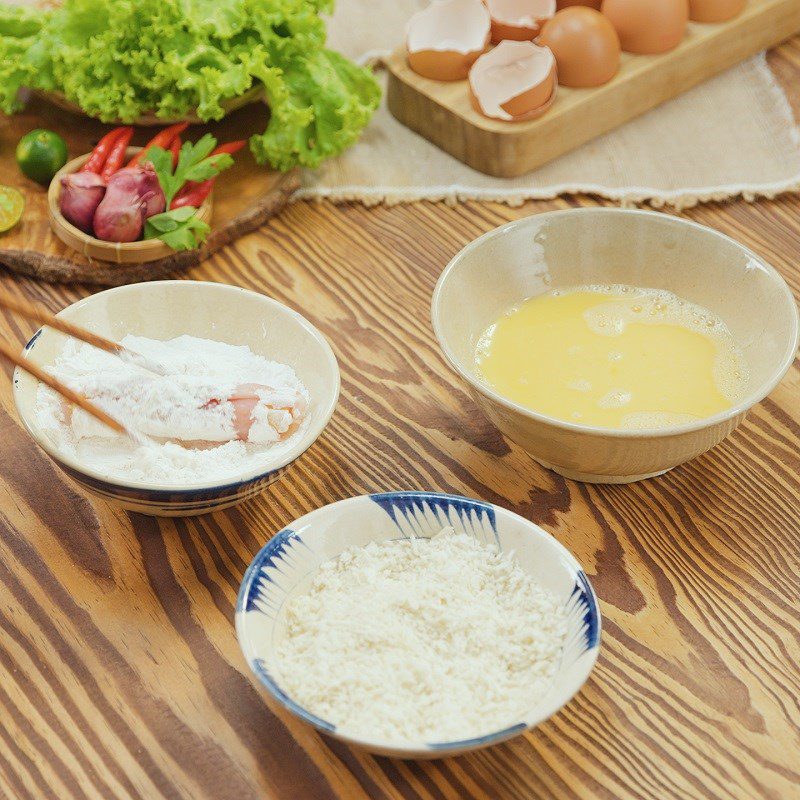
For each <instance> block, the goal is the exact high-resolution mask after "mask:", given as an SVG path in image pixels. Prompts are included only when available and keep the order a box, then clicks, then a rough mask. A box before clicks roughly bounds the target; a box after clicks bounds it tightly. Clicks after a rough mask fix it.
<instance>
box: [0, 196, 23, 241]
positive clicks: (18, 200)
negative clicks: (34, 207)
mask: <svg viewBox="0 0 800 800" xmlns="http://www.w3.org/2000/svg"><path fill="white" fill-rule="evenodd" d="M24 208H25V198H24V197H23V196H22V192H20V191H18V190H17V189H12V188H11V187H10V186H0V233H5V232H6V231H10V230H11V229H12V228H13V227H14V226H15V225H16V224H17V223H18V222H19V218H20V217H21V216H22V209H24Z"/></svg>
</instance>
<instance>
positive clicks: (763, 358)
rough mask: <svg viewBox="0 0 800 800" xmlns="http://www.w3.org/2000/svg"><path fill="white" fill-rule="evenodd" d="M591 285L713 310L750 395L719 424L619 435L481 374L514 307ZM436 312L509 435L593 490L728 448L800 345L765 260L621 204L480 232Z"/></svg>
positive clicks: (446, 340)
mask: <svg viewBox="0 0 800 800" xmlns="http://www.w3.org/2000/svg"><path fill="white" fill-rule="evenodd" d="M589 284H629V285H633V286H641V287H645V288H656V289H667V290H669V291H671V292H673V293H675V294H676V295H678V296H679V297H682V298H683V299H685V300H689V301H691V302H693V303H697V304H699V305H701V306H704V307H706V308H708V309H710V310H711V311H713V312H714V313H715V314H717V315H718V316H719V317H721V318H722V319H723V320H724V321H725V322H726V323H727V325H728V327H729V328H730V330H731V332H732V334H733V336H734V338H735V340H736V341H737V343H738V344H739V345H740V346H741V348H742V350H743V351H744V355H745V357H746V359H747V362H748V364H749V367H750V371H751V380H750V385H749V388H748V392H747V395H746V396H745V397H744V399H743V400H742V401H741V402H739V403H736V404H735V405H734V406H733V407H732V408H730V409H728V410H727V411H724V412H722V413H720V414H716V415H714V416H712V417H709V418H708V419H703V420H698V421H696V422H692V423H688V424H684V425H674V426H669V427H661V428H651V429H647V430H610V429H608V428H599V427H591V426H588V425H578V424H575V423H571V422H565V421H562V420H559V419H555V418H553V417H548V416H546V415H544V414H539V413H537V412H535V411H532V410H531V409H528V408H525V407H524V406H521V405H519V404H518V403H515V402H513V401H511V400H509V399H507V398H505V397H503V396H502V395H500V394H498V393H497V392H495V391H494V390H493V389H491V388H490V387H489V386H487V385H486V384H485V383H484V382H483V381H481V380H480V379H479V378H478V377H477V375H476V373H475V359H474V355H475V346H476V344H477V341H478V339H479V338H480V336H481V334H482V333H483V331H485V330H486V328H487V327H488V326H489V325H490V324H491V323H492V322H494V321H495V320H496V319H497V318H498V317H499V316H500V315H501V314H502V313H503V312H504V311H506V310H508V309H509V308H511V307H512V306H513V305H515V304H517V303H519V302H520V301H522V300H524V299H526V298H528V297H532V296H534V295H537V294H541V293H543V292H545V291H548V290H550V289H554V288H558V287H572V286H583V285H589ZM432 315H433V327H434V330H435V331H436V336H437V338H438V340H439V344H440V345H441V348H442V351H443V352H444V355H445V358H446V359H447V360H448V361H449V362H450V365H451V366H452V367H453V369H454V370H455V371H456V372H457V373H458V374H459V375H460V376H461V377H462V378H463V379H464V380H465V381H466V382H467V384H468V385H469V386H470V388H471V389H472V393H473V395H474V397H475V398H476V400H477V401H478V403H479V404H480V405H481V407H482V408H483V409H484V411H485V412H486V413H487V415H488V416H489V417H490V418H491V419H492V421H493V422H494V423H495V424H496V425H497V427H498V428H499V429H500V431H502V432H503V433H504V434H505V435H506V436H508V438H509V439H512V440H514V441H515V442H517V443H518V444H520V445H521V446H522V447H523V448H525V450H527V451H528V452H529V453H530V454H531V456H533V458H535V459H536V460H537V461H539V462H540V463H541V464H542V465H544V466H545V467H548V468H550V469H553V470H555V471H556V472H559V473H560V474H562V475H565V476H567V477H569V478H575V479H576V480H582V481H588V482H593V483H628V482H630V481H635V480H640V479H642V478H649V477H653V476H655V475H660V474H662V473H664V472H666V471H667V470H669V469H671V468H672V467H675V466H677V465H678V464H681V463H683V462H684V461H688V460H689V459H691V458H694V457H695V456H697V455H699V454H700V453H703V452H705V451H706V450H708V449H709V448H711V447H713V446H714V445H716V444H718V443H719V442H720V441H722V439H724V438H725V437H726V436H727V435H728V434H729V433H730V432H731V431H732V430H733V429H734V428H735V427H736V426H737V425H738V424H739V423H740V422H741V421H742V420H743V419H744V416H745V414H746V413H747V411H748V410H749V409H750V408H752V406H754V405H755V404H756V403H758V402H759V401H761V400H762V399H763V398H764V397H766V395H767V394H769V393H770V392H771V391H772V390H773V389H774V388H775V386H776V385H777V384H778V382H779V381H780V380H781V378H782V377H783V376H784V375H785V374H786V371H787V370H788V369H789V366H790V365H791V363H792V361H793V360H794V357H795V353H796V351H797V344H798V314H797V306H796V305H795V302H794V299H793V297H792V294H791V292H790V290H789V287H788V286H787V285H786V283H785V282H784V280H783V279H782V278H781V277H780V275H779V274H778V273H777V272H776V271H775V270H774V269H773V268H772V267H771V266H769V264H767V263H765V262H764V261H763V260H762V259H761V258H759V257H758V256H757V255H756V254H755V253H753V252H751V251H750V250H748V249H746V248H745V247H743V246H742V245H740V244H738V243H737V242H735V241H734V240H733V239H730V238H729V237H727V236H724V235H723V234H721V233H718V232H716V231H713V230H711V229H710V228H705V227H703V226H702V225H697V224H695V223H693V222H688V221H687V220H684V219H679V218H676V217H671V216H668V215H666V214H658V213H654V212H647V211H629V210H621V209H611V208H596V209H579V210H578V209H575V210H570V211H553V212H548V213H545V214H536V215H534V216H531V217H526V218H524V219H520V220H517V221H516V222H512V223H510V224H508V225H504V226H503V227H501V228H498V229H496V230H494V231H491V232H490V233H487V234H486V235H485V236H481V237H480V238H479V239H476V240H475V241H474V242H472V243H471V244H469V245H467V247H465V248H464V249H463V250H462V251H461V252H460V253H459V254H458V255H457V256H456V257H455V258H454V259H453V260H452V261H451V262H450V264H449V265H448V266H447V268H446V269H445V270H444V272H443V273H442V276H441V278H440V279H439V282H438V284H437V286H436V290H435V291H434V294H433V304H432ZM542 380H547V376H546V375H543V376H542Z"/></svg>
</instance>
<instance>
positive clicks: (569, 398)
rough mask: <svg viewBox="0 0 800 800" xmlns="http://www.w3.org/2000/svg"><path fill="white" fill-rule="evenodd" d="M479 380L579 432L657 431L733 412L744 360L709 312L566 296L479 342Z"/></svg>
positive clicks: (587, 289)
mask: <svg viewBox="0 0 800 800" xmlns="http://www.w3.org/2000/svg"><path fill="white" fill-rule="evenodd" d="M474 357H475V362H474V363H475V372H476V376H477V377H478V378H479V379H480V380H481V381H482V382H483V383H485V384H487V385H488V386H490V387H491V388H492V389H494V390H495V391H496V392H498V393H499V394H500V395H502V396H504V397H506V398H508V399H509V400H512V401H514V402H516V403H518V404H519V405H521V406H524V407H526V408H529V409H531V410H532V411H536V412H539V413H541V414H544V415H546V416H549V417H552V418H555V419H560V420H564V421H567V422H571V423H574V424H579V425H589V426H596V427H602V428H618V429H627V430H650V429H657V428H664V427H671V426H675V425H683V424H688V423H693V422H696V421H699V420H703V419H707V418H709V417H713V416H714V415H716V414H719V413H722V412H724V411H726V410H727V409H730V408H731V407H732V406H733V405H734V404H735V403H737V402H738V401H739V400H740V399H741V398H742V397H744V394H745V391H746V389H747V387H748V384H749V380H750V377H749V369H748V366H747V363H746V360H745V357H744V353H743V352H742V351H741V350H740V348H739V347H738V346H737V344H736V342H735V340H734V338H733V336H732V334H731V332H730V330H729V329H728V327H727V325H726V324H725V322H724V321H723V320H722V319H721V318H720V317H718V316H717V315H716V314H714V313H713V312H711V311H710V310H708V309H706V308H703V307H701V306H699V305H697V304H695V303H692V302H690V301H688V300H684V299H682V298H680V297H678V296H677V295H675V294H673V293H671V292H668V291H665V290H662V289H647V288H639V287H634V286H625V285H618V284H607V285H598V284H593V285H583V286H578V287H570V288H558V289H553V290H551V291H549V292H545V293H543V294H540V295H535V296H533V297H530V298H528V299H526V300H523V301H522V302H521V303H519V304H517V305H515V306H514V307H512V308H511V309H509V310H508V311H506V312H505V313H503V314H502V315H500V316H499V317H498V318H497V319H496V320H495V321H494V322H493V323H491V324H490V325H489V326H488V327H487V328H486V329H485V331H484V332H483V334H482V335H481V336H480V337H479V339H478V341H477V343H476V347H475V356H474Z"/></svg>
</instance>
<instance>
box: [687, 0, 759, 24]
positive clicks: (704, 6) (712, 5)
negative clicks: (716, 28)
mask: <svg viewBox="0 0 800 800" xmlns="http://www.w3.org/2000/svg"><path fill="white" fill-rule="evenodd" d="M746 5H747V0H689V19H693V20H694V21H695V22H725V20H728V19H733V18H734V17H735V16H737V15H739V14H741V13H742V10H743V9H744V7H745V6H746Z"/></svg>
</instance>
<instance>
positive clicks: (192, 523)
mask: <svg viewBox="0 0 800 800" xmlns="http://www.w3.org/2000/svg"><path fill="white" fill-rule="evenodd" d="M772 63H773V66H774V67H775V69H776V72H777V73H778V74H779V76H780V77H781V79H782V81H783V83H784V85H786V86H787V88H788V89H789V90H790V92H793V95H794V96H793V102H794V103H795V108H796V109H797V110H800V77H799V76H800V43H799V42H798V41H797V40H796V41H795V42H794V43H793V44H790V45H785V46H784V47H783V48H782V49H781V50H780V51H779V52H778V53H777V54H773V56H772ZM792 82H793V83H792ZM594 204H596V201H595V200H592V199H590V198H581V199H579V200H576V199H574V198H573V199H562V200H558V201H554V202H549V203H544V202H540V203H529V204H527V205H525V206H524V207H522V208H518V209H509V208H506V207H504V206H501V205H494V204H477V203H469V204H465V205H460V206H458V207H456V208H448V207H446V206H444V205H433V204H428V203H418V204H415V205H411V206H403V207H396V208H391V209H388V208H373V209H366V208H363V207H361V206H359V205H347V206H341V207H333V206H330V205H326V204H321V205H313V204H306V203H299V204H297V205H295V206H293V207H291V208H290V209H289V210H287V211H286V212H284V213H283V214H282V215H281V216H280V217H279V218H278V219H277V220H275V221H274V222H273V223H272V224H270V225H269V226H268V227H266V228H264V229H263V230H262V231H260V232H258V233H255V234H252V235H250V236H248V237H247V238H245V239H243V240H241V242H240V243H239V244H238V245H237V246H235V247H230V248H228V249H226V250H224V251H222V252H221V253H219V254H218V255H217V256H215V257H214V258H212V259H211V260H210V261H209V262H208V263H207V264H205V265H204V266H203V267H201V268H198V269H195V270H194V271H193V272H192V273H191V275H190V277H192V278H199V279H209V280H215V281H224V282H228V283H235V284H238V285H241V286H245V287H247V288H251V289H256V290H259V291H262V292H265V293H267V294H269V295H272V296H273V297H275V298H277V299H278V300H280V301H282V302H285V303H288V304H289V305H291V306H294V307H296V308H298V309H300V310H301V311H302V312H303V313H304V314H305V315H307V316H308V317H309V318H310V319H311V320H312V321H313V322H314V323H315V324H316V325H318V326H319V327H320V328H321V330H322V331H323V332H324V333H325V334H326V335H327V336H328V337H329V339H330V340H331V342H332V343H333V347H334V349H335V350H336V354H337V356H338V358H339V359H340V362H341V365H342V372H343V391H342V397H341V401H340V403H339V408H338V410H337V412H336V414H335V415H334V418H333V421H332V423H331V425H330V427H329V429H328V430H327V431H326V433H325V434H324V435H323V436H322V438H321V439H320V440H319V441H318V442H317V444H316V445H315V446H314V447H313V448H312V449H311V450H310V451H309V452H308V453H307V455H306V456H305V457H304V458H303V459H302V460H301V462H300V463H298V465H297V466H296V467H295V468H294V469H293V470H292V471H291V472H290V473H289V475H287V476H286V478H285V479H284V480H282V481H281V482H280V483H279V484H277V485H275V486H273V487H271V488H270V489H269V490H268V491H267V492H266V493H265V494H264V495H263V496H262V497H260V498H259V499H257V500H255V501H251V502H249V503H247V504H245V505H242V506H240V507H238V508H235V509H232V510H229V511H227V512H223V513H218V514H215V515H213V516H207V517H200V518H196V519H188V520H177V521H165V520H155V519H151V518H147V517H143V516H137V515H128V514H126V513H125V512H122V511H119V510H117V509H115V508H113V507H111V506H109V505H106V504H104V503H96V502H94V501H92V502H90V501H89V500H87V499H86V498H85V497H83V496H82V495H81V494H80V493H79V492H78V491H77V490H75V489H74V488H73V487H72V486H71V485H70V484H69V483H68V482H67V481H66V480H65V479H63V478H62V476H61V475H60V474H59V472H58V471H57V470H56V469H55V468H54V466H53V464H52V463H51V462H50V460H49V459H48V458H47V457H46V456H45V455H44V454H43V453H41V452H40V451H39V450H38V449H37V448H36V446H35V445H34V444H33V443H32V442H31V440H30V439H29V438H28V436H27V435H26V434H25V433H24V432H23V430H22V428H21V426H20V423H19V421H18V419H17V417H16V414H15V412H14V409H13V403H12V400H11V386H10V381H8V380H6V381H3V382H2V386H0V401H1V404H0V405H1V407H0V441H2V463H1V464H0V586H2V594H1V595H0V796H2V797H3V798H9V800H11V799H13V800H21V799H22V798H36V800H38V799H39V798H51V797H52V798H58V799H59V800H63V799H64V798H85V797H86V798H97V799H102V800H111V799H114V800H116V799H117V798H140V799H141V800H156V799H158V798H192V800H201V798H202V799H203V800H205V799H208V800H225V799H226V798H231V800H246V799H248V798H280V800H323V799H324V798H335V797H338V798H354V799H356V800H357V799H358V798H366V797H370V798H426V799H428V798H429V799H430V800H444V798H472V797H475V798H486V799H487V800H488V799H491V800H499V799H501V798H502V799H505V798H518V799H519V800H532V799H533V798H573V797H580V798H592V799H594V798H620V799H621V800H627V799H629V798H630V799H632V798H642V799H643V800H650V799H651V798H657V800H671V799H672V798H698V800H700V798H703V799H705V798H737V799H739V800H751V799H755V798H775V799H776V800H778V799H780V800H791V799H792V798H798V797H800V735H799V734H798V730H800V703H798V697H800V668H799V667H798V664H799V663H800V612H799V611H798V595H799V594H800V508H799V507H798V497H800V456H799V452H800V451H799V450H798V446H799V445H800V401H798V398H799V397H800V370H798V369H797V365H795V367H794V368H793V369H792V371H791V372H790V374H789V376H788V377H787V378H786V380H784V382H783V383H782V384H781V385H780V387H779V388H778V389H777V390H776V391H775V392H774V393H773V394H772V396H771V397H770V398H769V399H767V400H766V401H765V402H764V403H762V404H761V405H760V406H759V407H758V408H756V409H755V410H754V412H753V413H752V414H751V415H750V417H749V418H748V420H747V422H746V423H745V424H744V425H743V426H742V427H741V428H740V429H739V430H738V431H737V432H736V433H734V434H733V435H732V436H731V437H730V438H729V439H728V440H727V441H725V442H724V443H723V444H722V445H720V446H719V447H717V448H716V449H714V450H713V451H711V452H709V453H708V454H706V455H705V456H703V457H701V458H699V459H697V460H696V461H694V462H692V463H690V464H687V465H685V466H683V467H680V468H679V469H676V470H674V471H673V472H671V473H669V474H668V475H666V476H664V477H662V478H658V479H655V480H650V481H646V482H643V483H640V484H636V485H631V486H620V487H614V486H585V485H581V484H578V483H573V482H571V481H567V480H564V479H562V478H560V477H558V476H557V475H555V474H553V473H550V472H547V471H546V470H544V469H542V468H541V467H539V466H537V465H536V464H535V463H534V462H533V461H532V460H531V459H530V458H529V457H527V456H526V455H525V454H524V453H523V452H521V450H520V449H519V448H518V447H516V446H515V445H512V444H510V443H508V442H507V441H505V440H504V439H503V438H502V437H501V436H500V434H499V433H498V432H497V430H496V429H495V428H493V427H492V425H491V424H490V423H489V422H488V421H487V419H486V418H485V417H484V416H483V414H481V413H480V411H479V410H478V408H477V407H476V405H475V404H474V403H473V402H472V400H471V399H470V397H469V396H468V394H467V393H466V391H465V388H464V386H463V385H462V384H461V382H460V381H459V380H458V379H457V378H456V377H455V376H454V375H453V374H452V373H451V372H450V371H449V370H448V369H447V367H446V366H445V364H444V363H443V361H442V358H441V356H440V354H439V351H438V348H437V346H436V343H435V341H434V337H433V333H432V331H431V326H430V321H429V299H430V295H431V290H432V289H433V285H434V282H435V280H436V278H437V276H438V274H439V272H440V271H441V269H442V267H443V266H444V264H445V263H446V262H447V261H448V260H449V259H450V257H451V256H452V255H453V254H454V253H455V252H456V251H457V250H458V249H459V248H461V247H462V246H463V245H464V244H466V243H467V242H468V241H469V240H471V239H472V238H474V237H475V236H477V235H479V234H480V233H483V232H484V231H486V230H489V229H490V228H492V227H494V226H496V225H498V224H500V223H503V222H506V221H507V220H510V219H516V218H518V217H521V216H524V215H527V214H531V213H534V212H536V211H541V210H545V209H549V208H565V207H569V206H575V205H594ZM686 216H688V217H690V218H691V219H694V220H697V221H698V222H701V223H706V224H708V225H711V226H712V227H715V228H717V229H719V230H722V231H724V232H725V233H728V234H730V235H732V236H734V237H736V238H737V239H739V240H741V241H743V242H744V243H745V244H747V245H749V246H750V247H752V248H753V249H754V250H755V251H757V252H758V253H760V254H762V255H763V256H764V257H765V258H767V259H768V260H769V261H771V262H772V263H773V264H774V265H775V266H776V267H777V268H778V269H779V270H780V271H781V272H782V273H783V275H784V276H785V277H786V279H787V280H788V281H789V283H790V284H791V286H792V288H793V289H794V291H795V292H796V293H797V294H798V295H800V269H798V266H797V257H798V254H799V253H800V247H799V245H798V243H799V242H800V201H798V198H796V197H794V198H784V199H780V200H778V201H774V202H766V201H765V202H760V203H758V204H757V205H748V204H745V203H743V202H736V203H730V204H722V205H708V206H703V207H700V208H697V209H694V210H692V211H690V212H688V213H687V214H686ZM0 284H1V285H3V286H4V287H9V288H11V289H12V290H13V291H14V292H16V293H18V294H19V295H21V296H24V297H27V298H29V299H34V300H39V301H42V302H44V303H45V304H46V305H47V306H48V307H50V308H52V309H54V310H55V309H58V308H60V307H62V306H63V305H65V304H66V303H69V302H72V301H74V300H76V299H78V298H79V297H82V296H84V295H85V294H86V293H87V292H88V290H82V289H76V288H70V289H68V288H64V287H60V286H46V285H37V284H35V283H33V282H30V281H25V280H15V279H13V278H11V277H10V276H9V275H7V274H3V275H2V276H1V277H0ZM32 331H33V326H31V325H30V324H28V323H26V322H23V321H19V320H15V319H12V318H9V317H4V318H2V320H0V333H1V334H2V335H4V336H6V337H8V338H11V339H13V340H16V341H19V342H22V341H24V340H26V339H27V338H28V336H29V335H30V334H31V333H32ZM4 369H6V374H7V375H9V376H10V370H8V369H7V368H5V367H4ZM395 488H404V489H438V490H444V491H451V492H458V493H462V494H466V495H470V496H474V497H480V498H483V499H485V500H490V501H492V502H495V503H499V504H502V505H504V506H507V507H509V508H511V509H513V510H515V511H517V512H518V513H521V514H523V515H525V516H526V517H528V518H530V519H532V520H534V521H535V522H537V523H539V524H541V525H542V526H543V527H545V528H546V529H547V530H549V531H551V532H552V533H553V535H554V536H556V537H557V538H558V539H559V540H560V541H561V542H563V543H564V544H565V545H566V546H567V547H568V548H569V549H570V550H571V551H572V552H573V553H574V554H575V555H576V556H577V558H578V559H579V560H580V561H581V562H582V563H583V564H584V566H585V567H586V570H587V572H588V573H589V575H590V578H591V580H592V581H593V583H594V586H595V589H596V590H597V593H598V595H599V597H600V600H601V606H602V613H603V617H604V624H605V631H604V640H603V648H602V651H601V655H600V659H599V662H598V664H597V668H596V669H595V671H594V673H593V675H592V677H591V679H590V680H589V682H588V683H587V685H586V686H585V688H584V689H583V691H582V692H581V693H580V694H579V696H578V697H577V698H576V699H575V700H574V701H573V702H572V703H571V704H570V705H569V706H568V707H567V708H566V709H565V710H564V712H563V713H560V714H558V715H557V716H556V717H554V718H553V719H551V720H550V721H549V722H547V723H545V724H543V725H541V726H540V727H539V728H538V729H537V730H536V731H534V732H533V733H530V734H527V735H525V736H521V737H518V738H517V739H515V740H513V741H512V742H510V743H508V744H505V745H501V746H498V747H495V748H492V749H490V750H486V751H483V752H480V753H476V754H475V755H472V756H469V757H463V758H458V759H450V760H444V761H438V762H420V763H414V762H409V763H401V762H394V761H391V760H388V759H383V758H372V757H370V756H366V755H363V754H360V753H357V752H353V751H351V750H349V749H348V748H347V747H345V746H343V745H341V744H338V743H336V742H332V741H329V740H327V739H324V738H322V737H320V736H319V735H318V734H317V733H315V732H314V731H312V730H310V729H308V728H306V727H304V726H303V725H300V724H297V723H296V722H295V721H294V720H293V719H291V718H290V717H288V716H287V715H286V714H284V713H279V714H274V713H273V712H271V711H270V710H269V709H268V708H267V706H266V705H265V703H264V701H263V700H262V699H261V697H260V695H259V693H258V691H257V689H256V688H255V686H254V684H253V682H252V681H251V679H250V676H249V674H248V673H247V670H246V667H245V664H244V662H243V659H242V656H241V655H240V652H239V648H238V646H237V643H236V638H235V635H234V629H233V611H234V603H235V599H236V592H237V589H238V586H239V582H240V580H241V577H242V574H243V573H244V570H245V567H246V566H247V564H248V562H249V561H250V559H251V558H252V557H253V555H254V554H255V553H256V551H257V550H258V549H259V547H260V546H261V545H262V544H263V543H264V542H265V541H266V540H267V539H268V538H269V537H270V536H271V535H272V534H273V533H274V532H275V531H277V530H278V529H280V528H282V527H283V526H284V525H286V524H287V523H288V522H290V521H291V520H292V519H294V518H295V517H297V516H299V515H300V514H303V513H305V512H306V511H309V510H310V509H312V508H316V507H318V506H320V505H323V504H325V503H328V502H331V501H333V500H338V499H340V498H344V497H348V496H351V495H355V494H361V493H364V492H372V491H376V490H382V489H395Z"/></svg>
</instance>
